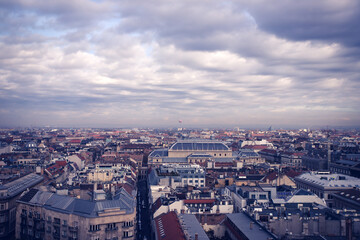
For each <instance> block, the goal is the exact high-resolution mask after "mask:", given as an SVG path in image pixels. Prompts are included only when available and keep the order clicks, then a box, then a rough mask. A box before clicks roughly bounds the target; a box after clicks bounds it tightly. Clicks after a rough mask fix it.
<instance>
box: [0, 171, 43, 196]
mask: <svg viewBox="0 0 360 240" xmlns="http://www.w3.org/2000/svg"><path fill="white" fill-rule="evenodd" d="M43 179H44V178H43V177H42V176H39V175H37V174H35V173H30V174H28V175H26V176H24V177H21V178H19V179H16V180H14V181H12V182H9V183H7V184H5V185H0V186H1V188H0V190H7V193H6V194H5V195H4V196H0V198H9V197H14V196H17V195H18V194H20V193H22V192H23V191H25V190H26V189H27V188H30V187H33V186H35V185H36V184H38V183H40V182H41V181H42V180H43Z"/></svg>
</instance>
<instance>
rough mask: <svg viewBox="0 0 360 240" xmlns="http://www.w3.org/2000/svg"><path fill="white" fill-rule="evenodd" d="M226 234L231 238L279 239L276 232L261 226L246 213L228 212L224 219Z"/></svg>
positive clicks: (232, 239) (234, 239)
mask: <svg viewBox="0 0 360 240" xmlns="http://www.w3.org/2000/svg"><path fill="white" fill-rule="evenodd" d="M224 224H225V227H226V234H225V236H226V237H227V239H231V240H243V239H248V240H260V239H266V240H270V239H278V238H277V237H276V236H275V235H274V234H272V233H270V232H269V231H267V230H266V229H265V228H263V227H261V226H260V225H259V224H258V223H257V222H255V221H254V220H253V219H252V218H250V217H249V216H247V215H246V214H245V213H232V214H226V219H225V221H224Z"/></svg>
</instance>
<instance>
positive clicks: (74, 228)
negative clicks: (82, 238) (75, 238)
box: [69, 226, 79, 232]
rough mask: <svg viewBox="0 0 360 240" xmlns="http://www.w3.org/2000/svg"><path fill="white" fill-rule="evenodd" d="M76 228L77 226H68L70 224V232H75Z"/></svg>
mask: <svg viewBox="0 0 360 240" xmlns="http://www.w3.org/2000/svg"><path fill="white" fill-rule="evenodd" d="M78 230H79V228H78V227H70V226H69V231H70V232H77V231H78Z"/></svg>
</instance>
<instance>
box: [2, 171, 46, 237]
mask: <svg viewBox="0 0 360 240" xmlns="http://www.w3.org/2000/svg"><path fill="white" fill-rule="evenodd" d="M43 179H44V178H43V177H42V176H39V175H36V174H35V173H31V174H28V175H26V176H24V177H22V178H19V179H17V180H14V181H12V182H9V183H7V184H4V185H0V239H13V238H14V235H15V221H16V217H15V216H16V200H17V199H18V198H19V197H20V195H21V193H22V192H23V191H25V190H26V189H27V188H31V187H33V186H35V185H37V184H39V183H40V182H42V180H43Z"/></svg>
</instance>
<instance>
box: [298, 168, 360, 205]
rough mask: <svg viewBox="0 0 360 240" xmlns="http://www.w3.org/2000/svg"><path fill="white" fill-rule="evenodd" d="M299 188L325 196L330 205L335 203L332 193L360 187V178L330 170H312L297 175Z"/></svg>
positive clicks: (321, 196)
mask: <svg viewBox="0 0 360 240" xmlns="http://www.w3.org/2000/svg"><path fill="white" fill-rule="evenodd" d="M295 183H296V186H297V188H303V189H308V190H310V191H311V192H313V193H315V194H316V195H318V196H319V197H320V198H324V199H325V201H326V203H327V204H328V206H329V207H332V205H333V199H332V195H331V194H332V193H336V192H341V191H344V190H347V189H352V188H354V187H360V179H358V178H355V177H350V176H347V175H342V174H331V173H329V172H310V173H304V174H302V175H300V176H297V177H295Z"/></svg>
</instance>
